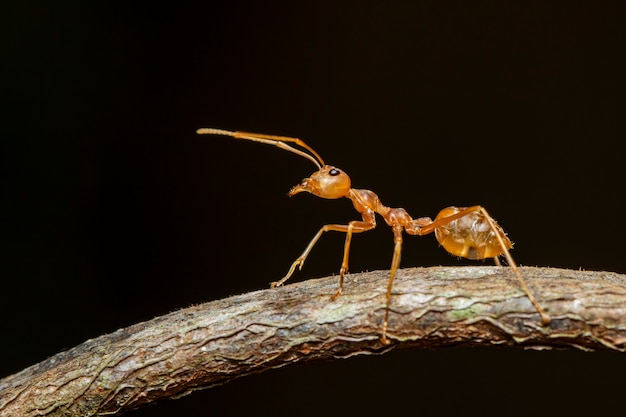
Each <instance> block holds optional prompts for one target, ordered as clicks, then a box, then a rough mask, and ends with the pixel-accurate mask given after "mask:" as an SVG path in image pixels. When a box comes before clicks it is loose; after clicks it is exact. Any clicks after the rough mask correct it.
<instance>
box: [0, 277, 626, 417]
mask: <svg viewBox="0 0 626 417" xmlns="http://www.w3.org/2000/svg"><path fill="white" fill-rule="evenodd" d="M522 273H523V274H524V276H525V277H526V279H527V280H528V283H529V286H530V287H531V289H532V290H533V291H534V293H535V295H536V296H537V299H538V300H539V302H540V303H541V304H542V305H543V306H544V307H545V308H546V309H547V311H548V313H549V314H550V315H551V317H552V322H551V323H550V325H549V326H542V325H541V322H540V320H539V315H538V314H537V312H536V311H535V309H534V308H533V306H532V305H531V304H530V302H529V301H528V299H527V298H526V297H525V296H524V294H523V292H522V291H521V290H520V288H519V285H518V283H517V280H516V279H515V278H514V276H513V274H512V273H511V271H510V270H509V269H507V268H504V267H462V268H457V267H436V268H415V269H404V270H401V271H399V273H398V276H397V278H396V282H395V283H394V290H393V295H392V302H391V309H392V311H391V313H390V316H389V338H390V339H391V341H392V343H391V344H390V345H387V346H385V345H383V344H381V343H380V326H381V323H382V320H383V316H384V313H385V290H386V285H387V276H388V275H387V271H377V272H369V273H362V274H351V275H349V276H348V277H347V280H346V286H345V289H344V293H343V295H342V296H341V297H339V298H338V299H337V300H336V301H330V300H329V296H330V295H331V294H333V293H334V292H335V290H336V287H337V280H338V279H337V277H329V278H323V279H316V280H309V281H306V282H301V283H297V284H291V285H287V286H286V287H282V288H277V289H272V290H264V291H256V292H252V293H248V294H243V295H239V296H235V297H230V298H227V299H224V300H218V301H213V302H210V303H206V304H202V305H198V306H194V307H190V308H186V309H183V310H179V311H176V312H173V313H171V314H168V315H166V316H162V317H157V318H155V319H153V320H151V321H148V322H144V323H139V324H136V325H133V326H130V327H128V328H125V329H120V330H118V331H116V332H115V333H112V334H108V335H104V336H101V337H98V338H96V339H91V340H88V341H86V342H84V343H83V344H81V345H79V346H76V347H75V348H73V349H70V350H68V351H66V352H62V353H59V354H57V355H55V356H53V357H51V358H49V359H47V360H45V361H43V362H41V363H39V364H37V365H34V366H32V367H30V368H27V369H25V370H23V371H22V372H20V373H17V374H15V375H12V376H9V377H7V378H5V379H3V380H0V416H2V417H5V416H6V417H8V416H75V415H85V416H89V415H105V414H106V415H118V414H121V413H123V412H124V411H128V410H130V409H133V408H137V407H139V406H142V405H145V404H148V403H151V402H153V401H156V400H159V399H162V398H175V397H179V396H183V395H186V394H189V393H190V392H192V391H194V390H198V389H203V388H208V387H211V386H215V385H218V384H223V383H225V382H228V381H229V380H232V379H233V378H236V377H241V376H244V375H248V374H251V373H256V372H262V371H265V370H267V369H271V368H276V367H279V366H284V365H287V364H293V363H297V362H300V363H302V362H309V361H316V360H325V359H334V358H344V357H348V356H351V355H357V354H363V353H368V354H371V353H384V352H387V351H389V350H391V349H395V348H409V347H413V348H437V347H443V346H451V345H460V344H464V345H482V346H487V345H510V346H523V347H528V348H541V349H546V348H579V349H585V350H603V349H608V350H616V351H624V350H626V276H623V275H618V274H615V273H610V272H584V271H572V270H562V269H552V268H522Z"/></svg>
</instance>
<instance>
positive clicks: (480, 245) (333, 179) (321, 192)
mask: <svg viewBox="0 0 626 417" xmlns="http://www.w3.org/2000/svg"><path fill="white" fill-rule="evenodd" d="M196 133H198V134H200V135H225V136H231V137H233V138H235V139H244V140H250V141H253V142H260V143H265V144H267V145H273V146H276V147H278V148H280V149H284V150H286V151H288V152H292V153H295V154H296V155H300V156H302V157H304V158H307V159H309V160H310V161H312V162H313V163H314V164H315V165H316V166H317V168H318V171H317V172H314V173H313V175H311V176H310V177H309V178H305V179H303V180H302V182H301V183H300V184H298V185H296V186H295V187H293V188H292V189H291V191H289V193H288V194H287V195H288V196H290V197H291V196H293V195H295V194H298V193H301V192H308V193H311V194H313V195H316V196H318V197H321V198H327V199H337V198H342V197H346V198H349V199H350V200H351V201H352V204H353V205H354V208H355V209H356V211H358V212H359V213H360V214H361V217H362V220H360V221H359V220H354V221H351V222H349V223H348V224H327V225H325V226H323V227H322V228H321V229H320V230H319V231H318V232H317V234H316V235H315V237H313V239H312V240H311V242H310V243H309V245H308V246H307V247H306V249H305V250H304V252H302V255H300V257H298V259H296V260H295V261H294V262H293V263H292V264H291V267H290V268H289V271H288V272H287V275H285V276H284V277H283V278H281V279H280V280H279V281H276V282H272V283H271V287H272V288H274V287H278V286H281V285H283V284H284V283H285V281H287V280H288V279H289V278H290V277H291V275H292V274H293V273H294V271H295V269H296V268H299V269H302V265H303V264H304V261H305V260H306V258H307V256H308V255H309V253H310V252H311V249H313V246H315V243H317V241H318V240H319V238H320V237H321V236H322V234H324V232H328V231H331V230H333V231H336V232H342V233H345V234H346V241H345V244H344V250H343V261H342V263H341V269H340V271H339V289H338V290H337V292H336V293H335V294H334V295H333V296H332V297H331V300H335V299H337V297H339V295H341V292H342V291H343V281H344V275H345V274H346V272H348V258H349V253H350V242H351V241H352V234H353V233H362V232H366V231H368V230H372V229H373V228H375V227H376V213H378V214H379V215H380V216H382V217H383V219H385V222H386V223H387V224H388V225H389V226H391V229H392V230H393V236H394V239H393V240H394V250H393V258H392V261H391V270H390V272H389V283H388V284H387V294H386V307H385V318H384V321H383V328H382V336H381V341H382V343H384V344H387V343H389V342H388V340H387V327H388V321H389V304H390V300H391V288H392V286H393V279H394V276H395V274H396V271H397V270H398V268H399V266H400V254H401V251H402V232H403V231H404V232H406V233H408V234H410V235H417V236H423V235H427V234H429V233H432V232H434V233H435V237H436V238H437V240H438V241H439V244H440V245H441V246H443V247H444V249H446V250H447V251H448V252H450V253H451V254H453V255H456V256H459V257H463V258H468V259H486V258H493V259H494V261H495V263H496V265H500V262H499V259H498V257H499V256H501V255H504V257H505V259H506V261H507V262H508V264H509V266H510V267H511V269H512V270H513V272H514V273H515V275H516V276H517V278H518V280H519V283H520V286H521V287H522V289H523V290H524V292H525V293H526V296H527V297H528V299H529V300H530V302H531V303H532V304H533V305H534V306H535V308H536V309H537V312H538V313H539V315H540V316H541V322H542V324H544V325H547V324H549V323H550V316H548V314H546V312H545V311H544V310H543V308H542V307H541V305H539V303H538V302H537V301H536V300H535V297H534V296H533V294H532V293H531V292H530V289H529V288H528V286H527V285H526V281H525V280H524V277H523V276H522V274H521V273H520V271H519V269H518V267H517V264H516V263H515V261H514V260H513V257H512V256H511V254H510V252H509V249H511V248H512V247H513V244H512V243H511V241H510V240H509V238H508V237H507V236H506V234H505V233H504V231H503V230H502V228H501V227H500V226H499V225H498V223H496V221H495V220H494V219H493V218H492V217H491V216H490V215H489V214H488V213H487V210H485V208H484V207H482V206H479V205H476V206H471V207H447V208H444V209H443V210H441V211H440V212H439V214H438V215H437V217H435V220H432V219H431V218H430V217H420V218H418V219H413V218H411V216H409V214H408V213H407V212H406V210H404V209H403V208H390V207H387V206H385V205H383V204H382V203H381V202H380V200H379V198H378V196H377V195H376V194H374V192H372V191H370V190H360V189H355V188H352V186H351V181H350V177H349V176H348V174H346V173H345V172H344V171H342V170H341V169H339V168H337V167H334V166H331V165H326V164H325V163H324V160H323V159H322V157H321V156H320V155H319V154H318V153H317V152H315V150H313V148H311V147H310V146H309V145H307V144H306V143H304V141H302V140H301V139H297V138H291V137H286V136H275V135H266V134H259V133H248V132H233V131H228V130H221V129H212V128H202V129H198V130H197V132H196ZM289 143H292V144H294V145H297V146H299V147H301V148H303V149H305V150H307V151H309V152H310V153H306V152H304V151H303V150H300V149H297V148H294V147H293V146H290V145H289Z"/></svg>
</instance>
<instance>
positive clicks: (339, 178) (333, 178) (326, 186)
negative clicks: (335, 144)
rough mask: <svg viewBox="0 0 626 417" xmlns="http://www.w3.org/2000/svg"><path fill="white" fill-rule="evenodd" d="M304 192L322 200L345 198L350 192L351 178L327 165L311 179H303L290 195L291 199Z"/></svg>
mask: <svg viewBox="0 0 626 417" xmlns="http://www.w3.org/2000/svg"><path fill="white" fill-rule="evenodd" d="M303 191H306V192H308V193H311V194H313V195H316V196H318V197H322V198H329V199H333V198H341V197H345V196H346V195H348V193H349V192H350V177H349V176H348V174H346V173H345V172H343V171H342V170H340V169H339V168H335V167H334V166H330V165H326V166H324V167H323V168H321V169H320V170H319V171H317V172H315V173H313V175H311V176H310V177H309V178H305V179H303V180H302V182H301V183H300V184H298V185H296V186H295V187H293V188H292V189H291V191H289V194H288V195H289V197H291V196H292V195H294V194H298V193H300V192H303Z"/></svg>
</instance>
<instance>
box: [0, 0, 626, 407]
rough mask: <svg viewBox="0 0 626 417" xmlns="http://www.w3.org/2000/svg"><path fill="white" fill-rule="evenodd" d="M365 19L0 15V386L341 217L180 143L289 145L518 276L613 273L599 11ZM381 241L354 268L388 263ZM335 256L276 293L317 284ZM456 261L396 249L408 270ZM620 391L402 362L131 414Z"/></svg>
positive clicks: (409, 9) (467, 361)
mask: <svg viewBox="0 0 626 417" xmlns="http://www.w3.org/2000/svg"><path fill="white" fill-rule="evenodd" d="M380 3H381V4H379V3H378V2H364V1H359V2H293V1H292V2H288V1H285V2H280V1H276V2H271V3H270V2H263V3H262V4H261V3H255V2H229V1H225V2H187V1H180V2H171V4H169V5H166V6H163V5H158V4H150V5H141V6H140V5H131V4H126V3H121V4H114V3H108V4H104V3H103V4H99V3H97V2H75V3H67V2H66V3H65V4H64V5H63V6H61V5H57V6H55V5H53V3H51V2H42V1H28V2H15V5H13V6H11V4H12V3H9V2H7V3H4V4H5V6H3V9H4V8H6V10H5V11H4V12H2V13H1V15H2V17H1V18H0V19H2V22H1V23H2V27H3V28H4V30H5V31H6V33H5V34H4V35H3V40H2V42H3V44H4V47H3V51H4V52H3V60H2V66H3V68H4V71H7V72H6V74H5V76H3V77H2V78H3V81H2V84H1V85H2V90H3V91H2V98H3V102H4V103H5V110H4V114H3V119H5V121H4V122H3V123H2V125H3V126H2V130H3V131H4V132H5V133H3V135H2V155H1V158H2V159H1V164H2V166H1V168H0V169H1V174H2V175H1V187H2V188H1V193H2V203H1V207H0V210H1V213H0V214H1V217H0V222H1V223H0V243H1V245H2V248H1V254H0V268H1V269H0V270H1V271H2V272H1V278H2V290H1V300H2V301H1V304H0V309H1V310H0V314H1V315H2V317H3V319H2V321H1V325H0V326H1V327H0V334H1V335H2V336H1V339H0V340H1V341H2V343H1V344H0V345H1V349H2V350H1V351H0V357H1V358H2V359H1V361H0V376H6V375H9V374H12V373H14V372H17V371H19V370H21V369H22V368H24V367H26V366H29V365H32V364H34V363H36V362H38V361H40V360H42V359H45V358H46V357H48V356H50V355H53V354H54V353H56V352H58V351H60V350H63V349H67V348H70V347H72V346H74V345H76V344H79V343H81V342H83V341H84V340H86V339H88V338H93V337H97V336H98V335H101V334H103V333H108V332H111V331H114V330H116V329H118V328H120V327H124V326H128V325H130V324H132V323H135V322H138V321H142V320H147V319H150V318H152V317H155V316H157V315H162V314H165V313H167V312H169V311H172V310H175V309H178V308H183V307H187V306H189V305H191V304H194V303H201V302H204V301H209V300H213V299H217V298H222V297H225V296H228V295H233V294H238V293H242V292H246V291H251V290H256V289H260V288H265V287H266V286H267V284H268V283H269V282H270V281H273V280H275V279H277V278H280V277H281V276H282V275H283V274H284V272H285V271H286V269H287V267H288V266H289V264H290V263H291V262H292V261H293V260H294V259H295V258H296V257H297V256H298V255H299V254H300V252H301V251H302V250H303V249H304V247H305V246H306V244H307V243H308V241H309V239H311V237H312V236H313V234H314V233H315V232H316V231H317V229H318V228H319V227H320V226H321V225H323V224H326V223H345V222H347V221H349V220H352V219H355V218H358V216H357V213H356V212H354V210H353V209H352V206H351V204H350V202H349V201H348V200H345V199H344V200H337V201H330V200H321V199H318V198H315V197H313V196H311V195H298V196H296V197H293V198H291V199H289V198H287V197H286V196H285V194H286V192H287V191H288V190H289V188H290V187H291V186H293V185H295V184H296V183H298V182H299V181H300V179H301V178H303V177H305V176H308V175H310V174H311V173H312V172H313V171H314V170H315V168H314V166H313V165H312V164H311V163H310V162H309V161H306V160H304V159H302V158H299V157H297V156H295V155H293V154H289V153H287V152H284V151H281V150H279V149H276V148H273V147H269V146H265V145H260V144H255V143H246V142H238V141H235V140H233V139H230V138H226V137H207V136H197V135H195V130H196V129H197V128H199V127H218V128H226V129H236V130H248V131H253V132H262V133H270V134H279V135H288V136H297V137H301V138H304V139H305V140H306V141H307V142H308V143H309V144H310V145H311V146H313V147H314V148H315V149H316V150H317V151H318V152H319V153H320V154H321V155H322V156H323V157H324V158H325V159H326V162H327V163H330V164H333V165H337V166H339V167H341V168H343V169H345V170H346V171H347V172H348V173H349V174H350V175H351V177H352V180H353V185H354V186H355V187H357V188H368V189H371V190H373V191H375V192H376V193H377V194H378V195H379V196H380V198H381V199H382V201H383V202H384V203H385V204H387V205H390V206H396V207H397V206H401V207H404V208H406V209H407V210H408V211H409V213H410V214H411V215H412V216H414V217H421V216H433V217H434V216H435V215H436V214H437V212H438V210H440V209H441V208H443V207H446V206H449V205H460V206H463V205H471V204H482V205H484V206H485V207H487V208H488V210H489V211H490V212H491V214H492V215H493V216H494V217H495V218H496V219H497V220H498V221H499V223H500V224H501V225H502V226H503V227H504V228H505V230H506V231H507V232H508V233H509V236H510V237H511V238H512V240H514V241H515V242H516V246H515V250H514V252H513V255H514V257H515V258H516V260H517V261H518V262H519V263H521V264H523V265H542V266H556V267H567V268H575V269H577V268H584V269H601V270H611V271H616V272H622V273H626V261H624V257H623V247H624V246H623V236H624V234H625V232H626V227H624V224H623V223H624V221H623V218H624V216H623V214H622V211H623V206H622V201H623V198H622V194H623V193H622V178H623V176H624V174H623V170H622V167H623V165H624V162H623V158H622V154H623V151H622V149H623V145H622V144H621V143H620V142H621V141H622V140H623V138H624V133H625V129H624V122H623V114H624V113H623V103H624V97H625V94H624V93H625V90H624V88H623V87H624V83H623V79H624V74H625V73H626V71H625V66H624V63H623V61H622V58H623V55H624V52H623V49H624V41H625V40H626V37H625V33H624V32H625V31H624V26H625V25H624V21H625V19H624V17H625V16H624V13H623V10H622V8H621V7H620V6H615V5H614V4H618V2H616V3H603V2H599V3H598V2H595V3H593V4H592V3H588V4H586V5H578V4H576V5H574V4H570V3H562V4H560V3H550V4H548V5H546V4H544V2H523V3H516V2H510V3H509V2H458V3H456V2H451V3H449V2H438V1H431V2H425V1H414V2H385V3H384V5H383V4H382V2H380ZM581 4H582V3H581ZM7 106H8V109H7V108H6V107H7ZM380 223H381V224H380V226H379V228H378V229H376V230H374V231H372V232H369V233H367V234H364V235H359V236H356V237H355V239H354V240H353V250H352V256H351V265H350V266H351V270H352V271H362V270H375V269H387V268H388V266H389V263H390V260H391V252H392V236H391V233H390V231H389V228H388V227H386V226H385V225H384V222H382V221H381V222H380ZM342 243H343V236H342V235H340V234H328V235H326V236H324V237H323V239H322V240H321V241H320V243H319V244H318V246H316V248H315V249H314V251H313V252H312V254H311V256H310V257H309V259H308V261H307V264H306V265H305V268H304V269H303V271H302V272H300V273H297V274H296V275H295V276H294V278H293V279H294V280H303V279H307V278H312V277H319V276H325V275H329V274H332V273H336V272H337V271H338V269H339V264H340V262H341V250H342ZM469 263H471V262H470V261H459V260H456V259H455V258H453V257H451V256H449V255H448V254H446V253H445V251H443V250H442V249H441V248H438V246H437V244H436V242H435V240H434V238H433V237H431V236H428V237H424V238H418V237H409V238H407V240H406V243H405V247H404V256H403V265H404V266H430V265H440V264H442V265H459V264H461V265H464V264H469ZM381 285H383V284H381ZM347 291H349V288H347ZM625 371H626V362H625V361H624V359H623V358H622V356H621V355H617V354H609V353H601V354H591V353H583V352H532V351H522V350H516V349H502V350H499V349H488V350H482V349H462V348H459V349H448V350H442V351H435V352H429V351H407V352H398V353H394V354H390V355H386V356H383V357H361V358H353V359H350V360H346V361H339V362H334V363H329V364H317V365H311V366H307V367H299V368H288V369H281V370H277V371H274V372H269V373H265V374H262V375H257V376H252V377H248V378H244V379H241V380H239V381H235V382H233V383H231V384H228V385H226V386H222V387H217V388H214V389H211V390H208V391H204V392H199V393H195V394H193V395H191V396H189V397H187V398H185V399H182V400H178V401H167V402H164V403H161V404H158V405H156V406H151V407H147V408H145V409H142V410H139V411H135V412H132V413H130V414H129V415H133V416H135V417H139V416H161V415H250V413H252V412H254V413H256V414H257V415H270V414H271V415H273V416H287V415H289V416H291V415H294V414H298V415H320V414H322V413H324V414H325V413H331V412H332V413H336V414H338V413H351V414H352V413H354V414H356V413H361V414H364V415H375V414H376V415H380V414H381V413H398V412H411V413H415V414H420V415H421V414H424V413H433V412H436V413H444V414H446V413H465V412H468V411H480V412H481V413H483V414H491V410H495V411H496V413H498V415H500V414H501V413H502V412H505V413H506V414H507V415H513V414H516V413H518V414H522V413H523V414H528V413H533V414H535V413H539V414H544V413H548V412H550V413H557V412H558V413H559V414H564V413H566V412H567V413H570V414H577V413H578V412H581V411H585V410H587V409H589V410H590V409H595V410H596V412H602V411H608V410H611V407H612V406H613V405H614V404H616V403H615V401H618V400H619V399H620V398H621V395H622V392H623V374H624V372H625ZM616 375H618V376H619V377H618V379H615V376H616ZM302 408H303V409H302ZM494 414H495V413H494Z"/></svg>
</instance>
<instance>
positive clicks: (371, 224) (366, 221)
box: [270, 213, 376, 300]
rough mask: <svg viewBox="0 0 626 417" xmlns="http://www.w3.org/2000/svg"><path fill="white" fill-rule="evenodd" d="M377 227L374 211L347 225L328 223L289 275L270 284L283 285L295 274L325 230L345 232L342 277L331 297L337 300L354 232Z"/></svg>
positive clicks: (341, 287) (294, 264) (292, 266)
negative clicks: (361, 219)
mask: <svg viewBox="0 0 626 417" xmlns="http://www.w3.org/2000/svg"><path fill="white" fill-rule="evenodd" d="M375 227H376V219H375V217H374V214H373V213H371V214H370V213H364V214H363V221H352V222H350V223H349V224H347V225H344V224H327V225H325V226H323V227H322V228H321V229H320V230H319V231H318V232H317V234H316V235H315V236H314V237H313V239H312V240H311V242H310V243H309V245H308V246H307V247H306V249H305V250H304V252H302V255H300V256H299V257H298V259H296V260H295V261H294V262H293V263H292V264H291V267H290V268H289V271H287V275H285V276H284V277H283V278H281V279H280V280H278V281H276V282H272V283H271V284H270V286H271V287H272V288H274V287H279V286H281V285H283V284H284V283H285V281H287V280H288V279H289V278H290V277H291V275H293V273H294V271H295V270H296V268H298V269H302V265H304V261H305V260H306V258H307V256H309V253H310V252H311V249H313V246H315V244H316V243H317V241H318V240H319V238H320V237H322V234H324V232H328V231H335V232H343V233H345V234H346V241H345V243H344V249H343V260H342V262H341V270H340V277H339V289H338V290H337V292H336V293H335V294H333V296H332V297H331V299H332V300H335V299H336V298H337V297H339V295H341V292H342V291H343V277H344V275H345V273H346V272H347V271H348V259H349V254H350V243H351V242H352V233H362V232H366V231H368V230H371V229H373V228H375Z"/></svg>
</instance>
